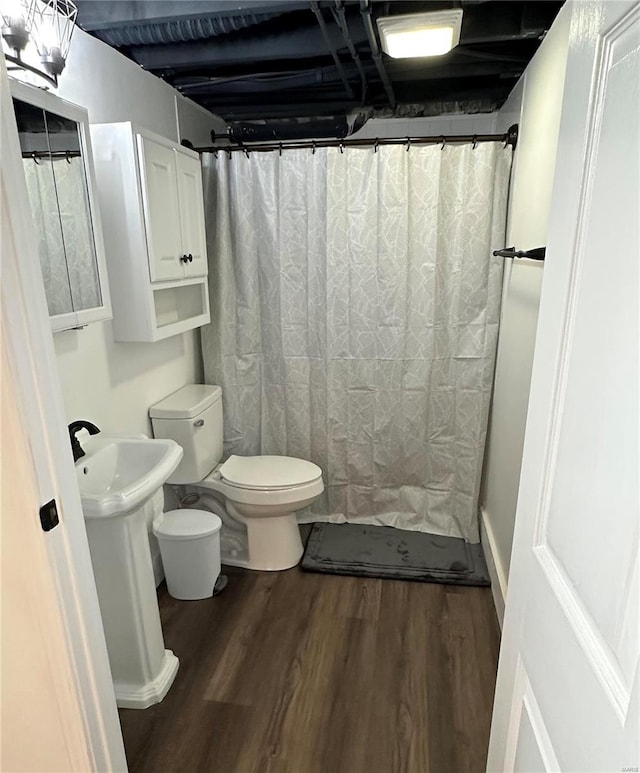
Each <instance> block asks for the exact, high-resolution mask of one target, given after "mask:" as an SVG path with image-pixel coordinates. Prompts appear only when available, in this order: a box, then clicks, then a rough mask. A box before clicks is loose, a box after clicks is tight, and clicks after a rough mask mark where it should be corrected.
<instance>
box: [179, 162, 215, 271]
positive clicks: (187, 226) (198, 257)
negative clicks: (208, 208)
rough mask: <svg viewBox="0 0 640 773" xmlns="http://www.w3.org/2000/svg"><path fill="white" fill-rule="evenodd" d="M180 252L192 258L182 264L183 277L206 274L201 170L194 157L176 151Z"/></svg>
mask: <svg viewBox="0 0 640 773" xmlns="http://www.w3.org/2000/svg"><path fill="white" fill-rule="evenodd" d="M175 153H176V165H177V171H178V194H179V199H180V228H181V233H182V251H183V252H184V253H185V254H186V255H189V256H192V257H193V260H190V261H189V262H188V263H185V267H184V274H185V276H206V274H207V270H208V268H207V244H206V236H205V230H204V206H203V199H202V170H201V167H200V161H199V160H198V159H195V158H192V157H191V156H188V155H187V154H186V153H181V152H180V151H178V150H176V151H175Z"/></svg>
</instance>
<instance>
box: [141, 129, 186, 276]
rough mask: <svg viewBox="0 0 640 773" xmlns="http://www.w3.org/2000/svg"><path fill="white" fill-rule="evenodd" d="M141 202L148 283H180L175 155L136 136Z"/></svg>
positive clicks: (180, 246) (170, 149)
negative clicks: (140, 177)
mask: <svg viewBox="0 0 640 773" xmlns="http://www.w3.org/2000/svg"><path fill="white" fill-rule="evenodd" d="M138 143H139V151H140V165H141V172H142V200H143V202H144V218H145V226H146V232H147V247H148V249H149V272H150V275H151V281H152V282H161V281H167V280H170V279H182V277H183V276H184V271H183V268H182V262H181V260H180V258H181V257H182V255H183V252H184V251H183V250H182V244H181V236H180V211H179V210H180V208H179V204H178V181H177V178H176V161H175V153H174V151H173V149H172V148H168V147H166V145H161V144H160V143H158V142H154V141H153V140H150V139H147V138H146V137H141V136H138Z"/></svg>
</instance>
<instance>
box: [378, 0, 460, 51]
mask: <svg viewBox="0 0 640 773" xmlns="http://www.w3.org/2000/svg"><path fill="white" fill-rule="evenodd" d="M377 24H378V31H379V32H380V38H381V40H382V49H383V51H385V52H386V53H387V54H389V56H391V57H393V58H394V59H408V58H414V57H422V56H442V54H446V53H447V52H448V51H451V49H452V48H454V47H455V46H457V45H458V42H459V41H460V27H461V26H462V10H461V9H459V8H458V9H455V10H451V11H433V12H432V13H410V14H406V15H403V16H385V17H384V18H382V19H378V20H377Z"/></svg>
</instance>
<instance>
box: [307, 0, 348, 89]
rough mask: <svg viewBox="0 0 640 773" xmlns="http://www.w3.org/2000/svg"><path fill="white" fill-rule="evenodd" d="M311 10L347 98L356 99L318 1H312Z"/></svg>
mask: <svg viewBox="0 0 640 773" xmlns="http://www.w3.org/2000/svg"><path fill="white" fill-rule="evenodd" d="M311 10H312V11H313V14H314V16H315V17H316V21H317V22H318V26H319V27H320V31H321V32H322V37H323V38H324V40H325V43H326V44H327V48H328V49H329V51H330V52H331V56H332V58H333V61H334V63H335V65H336V68H337V70H338V73H339V75H340V79H341V80H342V82H343V84H344V88H345V91H346V92H347V96H348V97H349V99H354V96H355V95H354V93H353V89H352V88H351V84H350V83H349V81H348V80H347V76H346V74H345V71H344V68H343V66H342V62H341V61H340V58H339V56H338V52H337V51H336V48H335V46H334V45H333V43H332V42H331V38H330V37H329V32H328V30H327V25H326V24H325V22H324V17H323V15H322V11H321V10H320V5H319V4H318V2H317V0H311Z"/></svg>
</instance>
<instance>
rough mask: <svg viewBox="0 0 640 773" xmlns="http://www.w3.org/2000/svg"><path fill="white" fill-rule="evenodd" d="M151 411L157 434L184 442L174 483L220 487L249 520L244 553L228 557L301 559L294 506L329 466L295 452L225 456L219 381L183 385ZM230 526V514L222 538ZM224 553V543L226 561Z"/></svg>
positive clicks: (276, 566)
mask: <svg viewBox="0 0 640 773" xmlns="http://www.w3.org/2000/svg"><path fill="white" fill-rule="evenodd" d="M149 415H150V417H151V422H152V425H153V432H154V435H155V437H163V438H171V439H173V440H175V441H176V442H177V443H179V444H180V445H181V446H182V447H183V449H184V456H183V458H182V462H181V463H180V465H179V466H178V468H177V469H176V471H175V472H174V474H173V475H172V476H171V477H170V478H169V480H168V483H173V484H182V485H187V486H188V487H189V488H190V489H194V490H195V491H196V492H197V491H198V490H200V491H207V490H208V491H211V492H215V494H216V495H217V496H218V497H219V498H221V499H223V501H224V504H225V507H226V510H227V513H228V515H229V516H230V517H231V518H232V519H235V520H236V521H239V522H240V523H242V524H244V525H245V527H246V535H247V537H246V538H247V546H246V551H244V552H245V556H244V557H243V559H242V560H234V559H233V558H231V559H227V562H228V563H233V564H236V565H240V566H245V567H247V568H248V569H258V570H263V571H279V570H282V569H290V568H291V567H293V566H295V565H296V564H297V563H298V562H299V561H300V558H301V557H302V552H303V547H302V541H301V539H300V532H299V529H298V523H297V519H296V515H295V513H296V512H297V511H298V510H302V509H303V508H305V507H308V506H309V505H310V504H311V503H312V502H313V501H314V500H315V499H317V497H318V496H320V494H321V493H322V492H323V491H324V483H323V480H322V470H321V469H320V468H319V467H318V466H317V465H315V464H313V462H309V461H306V460H304V459H297V458H294V457H289V456H267V455H265V456H235V455H232V456H230V457H229V458H228V459H227V460H226V461H225V462H224V463H220V460H221V457H222V389H221V388H220V387H218V386H209V385H201V384H191V385H189V386H186V387H182V389H179V390H178V391H177V392H174V393H173V394H171V395H169V396H168V397H166V398H165V399H164V400H161V401H160V402H159V403H156V404H155V405H154V406H152V407H151V408H150V410H149ZM224 530H225V519H224V518H223V536H222V544H223V545H224V544H225V536H224ZM234 531H235V530H234ZM234 539H237V531H235V533H234ZM225 558H226V557H225V555H224V549H223V555H222V560H223V562H225Z"/></svg>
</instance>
